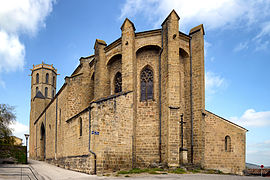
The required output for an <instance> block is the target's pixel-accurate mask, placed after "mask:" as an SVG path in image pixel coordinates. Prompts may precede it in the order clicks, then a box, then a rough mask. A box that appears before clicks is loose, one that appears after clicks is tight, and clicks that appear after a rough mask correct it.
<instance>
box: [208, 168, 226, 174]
mask: <svg viewBox="0 0 270 180" xmlns="http://www.w3.org/2000/svg"><path fill="white" fill-rule="evenodd" d="M205 173H206V174H224V173H223V172H222V171H220V170H214V169H208V170H206V171H205Z"/></svg>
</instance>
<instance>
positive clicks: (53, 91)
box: [52, 90, 54, 98]
mask: <svg viewBox="0 0 270 180" xmlns="http://www.w3.org/2000/svg"><path fill="white" fill-rule="evenodd" d="M53 97H54V90H52V98H53Z"/></svg>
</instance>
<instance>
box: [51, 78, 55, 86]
mask: <svg viewBox="0 0 270 180" xmlns="http://www.w3.org/2000/svg"><path fill="white" fill-rule="evenodd" d="M52 84H53V86H54V85H55V76H53V80H52Z"/></svg>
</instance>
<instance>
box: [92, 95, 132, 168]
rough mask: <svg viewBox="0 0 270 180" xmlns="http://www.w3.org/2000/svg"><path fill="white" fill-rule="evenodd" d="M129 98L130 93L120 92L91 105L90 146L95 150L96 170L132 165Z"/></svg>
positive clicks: (130, 107) (130, 101) (130, 100)
mask: <svg viewBox="0 0 270 180" xmlns="http://www.w3.org/2000/svg"><path fill="white" fill-rule="evenodd" d="M132 101H133V93H132V92H129V93H128V92H126V93H125V92H124V93H119V94H115V95H113V96H110V97H107V98H105V99H101V100H98V101H96V102H93V103H92V105H91V108H92V109H91V146H90V148H91V150H92V151H94V152H95V153H96V154H97V171H98V172H99V173H103V172H106V171H116V170H120V169H124V168H131V166H132V133H133V131H132V127H133V116H132V113H133V107H132ZM92 132H93V133H92Z"/></svg>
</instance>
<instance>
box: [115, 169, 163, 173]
mask: <svg viewBox="0 0 270 180" xmlns="http://www.w3.org/2000/svg"><path fill="white" fill-rule="evenodd" d="M158 171H164V169H161V168H151V169H140V168H133V169H131V170H128V171H119V172H118V173H117V174H140V173H149V174H161V173H159V172H158Z"/></svg>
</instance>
